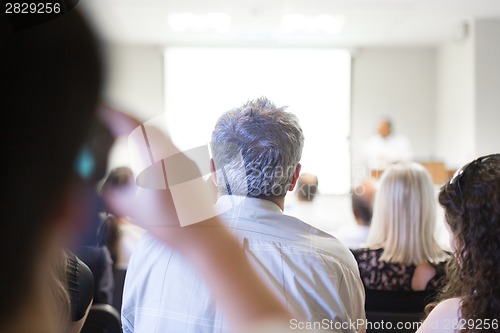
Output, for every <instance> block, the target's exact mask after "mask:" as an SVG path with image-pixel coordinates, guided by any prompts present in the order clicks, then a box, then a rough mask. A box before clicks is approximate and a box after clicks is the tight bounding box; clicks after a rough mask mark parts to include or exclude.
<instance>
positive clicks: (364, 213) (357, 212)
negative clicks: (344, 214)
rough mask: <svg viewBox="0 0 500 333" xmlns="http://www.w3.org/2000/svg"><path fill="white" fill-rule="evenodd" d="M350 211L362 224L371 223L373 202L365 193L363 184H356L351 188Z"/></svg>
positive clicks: (367, 224)
mask: <svg viewBox="0 0 500 333" xmlns="http://www.w3.org/2000/svg"><path fill="white" fill-rule="evenodd" d="M351 203H352V212H353V213H354V216H356V217H357V218H358V219H359V220H360V221H361V222H362V224H363V225H366V226H369V225H370V224H371V223H372V216H373V202H372V201H371V200H370V198H369V197H368V196H367V195H366V193H365V191H364V188H363V185H361V184H360V185H358V186H356V187H355V188H354V189H353V190H352V195H351Z"/></svg>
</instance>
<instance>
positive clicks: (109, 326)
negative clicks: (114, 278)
mask: <svg viewBox="0 0 500 333" xmlns="http://www.w3.org/2000/svg"><path fill="white" fill-rule="evenodd" d="M81 333H122V323H121V320H120V314H119V313H118V311H116V309H115V308H114V307H112V306H111V305H109V304H96V305H92V307H91V308H90V311H89V315H88V317H87V320H85V324H84V325H83V328H82V331H81Z"/></svg>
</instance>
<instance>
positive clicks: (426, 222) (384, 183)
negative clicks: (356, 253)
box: [366, 163, 447, 265]
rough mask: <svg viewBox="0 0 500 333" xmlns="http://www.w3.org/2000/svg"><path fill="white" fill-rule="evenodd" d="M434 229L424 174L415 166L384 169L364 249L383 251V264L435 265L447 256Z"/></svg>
mask: <svg viewBox="0 0 500 333" xmlns="http://www.w3.org/2000/svg"><path fill="white" fill-rule="evenodd" d="M435 226H436V198H435V193H434V186H433V184H432V180H431V177H430V175H429V173H428V172H427V170H425V169H424V167H422V166H421V165H420V164H417V163H402V164H394V165H391V166H390V167H389V168H387V169H386V170H385V171H384V173H383V175H382V177H381V179H380V184H379V187H378V189H377V193H376V194H375V202H374V208H373V218H372V224H371V228H370V233H369V235H368V240H367V242H366V245H367V246H368V247H372V248H374V247H383V248H384V252H383V253H382V256H381V257H380V259H381V260H383V261H387V262H393V263H400V264H403V265H411V264H414V265H418V264H420V263H422V262H430V263H438V262H440V261H443V260H445V258H446V257H447V255H446V253H445V252H444V251H443V250H442V249H441V247H440V246H439V244H438V243H437V241H436V239H435V238H434V230H435Z"/></svg>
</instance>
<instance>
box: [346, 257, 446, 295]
mask: <svg viewBox="0 0 500 333" xmlns="http://www.w3.org/2000/svg"><path fill="white" fill-rule="evenodd" d="M352 252H353V254H354V257H355V258H356V261H357V262H358V267H359V273H360V275H361V280H362V281H363V285H364V286H365V288H366V289H372V290H386V291H400V290H405V291H413V290H412V289H411V281H412V279H413V274H414V273H415V268H416V265H402V264H397V263H389V262H386V261H382V260H380V257H381V256H382V253H383V252H384V249H376V250H371V249H366V248H364V249H358V250H353V251H352ZM431 265H432V266H433V267H434V268H435V269H436V275H435V276H434V277H433V278H432V279H430V280H429V282H428V283H427V286H426V288H425V290H426V291H434V290H436V289H438V288H439V287H440V286H441V283H442V279H443V277H444V276H445V266H446V262H441V263H439V264H437V265H434V264H431Z"/></svg>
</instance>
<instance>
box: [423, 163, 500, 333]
mask: <svg viewBox="0 0 500 333" xmlns="http://www.w3.org/2000/svg"><path fill="white" fill-rule="evenodd" d="M439 203H440V204H441V205H442V206H443V208H444V210H445V218H446V222H447V227H448V230H449V231H450V237H451V244H452V248H453V251H454V254H455V260H454V261H452V262H451V264H450V267H449V269H450V274H449V275H448V276H449V281H448V283H447V285H446V286H445V288H444V289H443V291H442V293H441V295H440V302H439V303H438V304H437V305H436V306H435V307H434V308H433V309H432V312H430V313H429V315H428V317H427V319H426V320H425V321H424V323H423V324H422V326H421V328H420V330H419V331H418V333H423V332H462V333H472V332H498V331H499V330H500V154H493V155H488V156H483V157H480V158H478V159H476V160H474V161H472V162H471V163H469V164H467V165H466V166H464V167H463V168H462V169H460V170H458V171H457V173H456V174H455V176H454V177H453V178H452V179H451V180H449V181H448V182H447V183H446V184H445V185H444V186H443V187H442V189H441V192H440V194H439Z"/></svg>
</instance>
